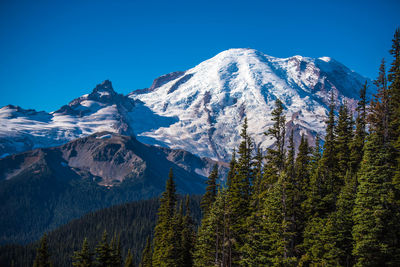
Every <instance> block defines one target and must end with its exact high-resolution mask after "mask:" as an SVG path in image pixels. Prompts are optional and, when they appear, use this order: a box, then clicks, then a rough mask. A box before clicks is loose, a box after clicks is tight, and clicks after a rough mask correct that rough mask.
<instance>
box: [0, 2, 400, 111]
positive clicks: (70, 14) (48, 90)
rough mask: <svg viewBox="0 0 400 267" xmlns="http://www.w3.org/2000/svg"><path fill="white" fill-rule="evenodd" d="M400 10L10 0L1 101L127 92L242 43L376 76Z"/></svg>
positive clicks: (1, 34)
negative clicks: (101, 90) (102, 86)
mask: <svg viewBox="0 0 400 267" xmlns="http://www.w3.org/2000/svg"><path fill="white" fill-rule="evenodd" d="M399 14H400V1H398V0H380V1H368V0H365V1H350V0H349V1H341V0H339V1H276V0H275V1H253V0H246V1H234V0H230V1H216V0H214V1H206V0H203V1H150V0H147V1H145V0H142V1H134V0H133V1H118V0H114V1H101V0H97V1H89V0H84V1H41V0H37V1H19V0H0V106H4V105H7V104H14V105H19V106H22V107H23V108H34V109H37V110H46V111H53V110H55V109H57V108H58V107H60V106H61V105H63V104H66V103H68V102H69V101H70V100H72V99H74V98H76V97H78V96H80V95H82V94H85V93H89V92H90V91H91V90H92V88H94V87H95V85H96V84H98V83H100V82H102V81H103V80H105V79H110V80H111V81H112V82H113V85H114V89H115V90H116V91H117V92H119V93H124V94H126V93H129V92H131V91H132V90H135V89H139V88H145V87H149V86H150V85H151V83H152V80H153V79H155V78H157V77H158V76H160V75H163V74H166V73H169V72H173V71H178V70H186V69H189V68H191V67H194V66H195V65H197V64H198V63H200V62H202V61H203V60H206V59H208V58H210V57H212V56H214V55H216V54H217V53H219V52H221V51H223V50H226V49H229V48H237V47H249V48H254V49H257V50H259V51H261V52H263V53H265V54H268V55H271V56H275V57H289V56H293V55H302V56H308V57H321V56H330V57H333V58H335V59H336V60H338V61H340V62H342V63H344V64H345V65H347V66H348V67H350V68H351V69H353V70H355V71H357V72H359V73H360V74H362V75H364V76H367V77H369V78H375V76H376V74H377V69H378V67H379V63H380V60H381V59H382V58H383V57H386V58H387V59H390V57H389V54H388V50H389V49H390V46H391V39H392V36H393V33H394V30H395V28H396V27H399V26H400V16H399Z"/></svg>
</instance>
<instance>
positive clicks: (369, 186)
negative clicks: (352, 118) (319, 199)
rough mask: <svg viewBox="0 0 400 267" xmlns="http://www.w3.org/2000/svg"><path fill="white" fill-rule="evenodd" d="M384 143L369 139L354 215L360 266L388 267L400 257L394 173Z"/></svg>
mask: <svg viewBox="0 0 400 267" xmlns="http://www.w3.org/2000/svg"><path fill="white" fill-rule="evenodd" d="M382 141H383V139H382V138H380V137H378V135H377V134H376V133H373V134H371V135H370V136H369V140H368V141H367V143H366V146H365V154H364V158H363V161H362V163H361V170H360V175H359V178H358V184H359V186H358V189H357V196H356V199H355V206H354V214H353V220H354V227H353V238H354V241H355V246H354V251H353V254H354V256H355V260H356V265H357V266H384V265H386V264H388V263H389V262H391V261H393V260H394V259H393V258H394V256H395V255H398V253H399V251H398V249H399V248H398V247H397V248H395V247H393V244H394V243H396V240H395V239H396V235H393V231H394V229H396V227H397V225H396V220H395V217H394V214H395V212H394V210H392V208H391V204H390V198H391V194H392V190H393V188H392V183H391V178H392V176H393V172H394V169H393V167H392V166H390V160H389V158H390V153H388V152H389V151H388V149H387V147H386V146H385V145H384V144H383V143H382ZM393 242H394V243H393ZM396 253H397V254H396Z"/></svg>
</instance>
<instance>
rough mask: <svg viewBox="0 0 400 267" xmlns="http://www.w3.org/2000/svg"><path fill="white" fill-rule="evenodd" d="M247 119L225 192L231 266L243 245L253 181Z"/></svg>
mask: <svg viewBox="0 0 400 267" xmlns="http://www.w3.org/2000/svg"><path fill="white" fill-rule="evenodd" d="M247 127H248V125H247V119H246V118H245V120H244V124H243V126H242V131H241V134H240V135H241V137H242V142H241V143H240V145H239V150H238V155H239V158H238V161H237V164H236V165H235V171H236V173H235V175H234V176H233V177H232V178H231V181H230V183H229V185H228V191H227V193H228V194H227V202H228V209H229V220H230V222H231V223H230V225H229V227H230V229H229V233H230V238H231V242H230V243H231V244H232V245H233V247H232V254H231V255H232V264H238V262H239V258H240V248H241V246H242V245H243V243H244V238H245V235H246V229H245V228H244V227H243V225H244V224H245V220H246V217H247V216H248V215H249V213H250V197H251V191H250V190H251V182H252V181H253V180H254V178H253V171H252V164H251V160H252V156H251V154H252V149H253V146H252V142H251V139H250V137H249V136H248V134H247Z"/></svg>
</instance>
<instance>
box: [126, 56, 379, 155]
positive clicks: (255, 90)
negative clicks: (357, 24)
mask: <svg viewBox="0 0 400 267" xmlns="http://www.w3.org/2000/svg"><path fill="white" fill-rule="evenodd" d="M179 74H180V75H179V76H178V77H176V75H173V76H172V78H171V79H170V80H165V79H164V81H163V83H162V84H160V86H158V87H154V86H153V87H152V88H151V90H148V91H146V92H138V93H136V92H133V93H132V94H131V97H132V99H135V100H136V101H137V100H140V101H142V102H143V104H142V105H143V106H145V107H146V108H149V109H150V110H152V111H153V112H154V113H156V114H158V115H160V116H163V117H169V118H175V119H176V122H175V123H172V124H171V125H168V126H161V127H158V126H155V127H153V130H151V131H140V130H139V129H140V126H139V125H137V126H136V127H133V128H134V129H135V131H136V134H137V138H138V139H139V140H142V141H143V142H147V143H159V144H163V145H165V146H168V147H171V148H183V149H186V150H188V151H191V152H193V153H197V154H198V155H200V156H207V157H211V158H216V159H222V160H227V159H228V158H229V156H230V154H231V153H232V150H233V148H235V147H237V145H238V143H239V141H240V136H239V132H240V128H241V125H242V123H243V118H244V117H247V118H248V123H249V132H250V135H251V136H252V137H253V138H254V140H255V142H256V144H257V145H260V146H261V147H264V148H266V147H268V146H270V145H272V141H271V140H270V139H269V138H267V137H265V135H264V132H266V131H267V130H268V128H269V127H271V125H272V121H271V111H272V110H273V108H274V103H275V100H276V99H277V98H279V99H280V100H281V101H282V102H283V104H284V107H285V115H286V120H287V126H288V129H289V131H287V132H288V133H289V132H290V129H292V128H293V129H294V133H295V140H297V142H298V141H299V139H300V137H301V134H303V133H304V134H306V135H307V136H308V137H309V139H310V141H313V139H314V137H315V135H316V134H317V133H318V134H320V135H323V134H324V127H325V123H324V121H325V119H326V115H327V105H328V104H329V98H330V92H331V91H332V90H333V92H334V95H335V99H336V103H337V105H339V104H340V103H343V102H344V101H347V103H348V104H349V105H350V106H352V107H353V108H354V106H355V104H356V101H355V99H357V98H358V92H359V90H360V88H361V87H362V85H363V83H364V82H365V81H366V78H364V77H362V76H360V75H359V74H357V73H355V72H354V71H351V70H350V69H348V68H347V67H345V66H344V65H342V64H341V63H339V62H337V61H335V60H333V59H331V58H328V57H323V58H318V59H312V58H306V57H301V56H294V57H290V58H284V59H281V58H274V57H271V56H268V55H264V54H262V53H260V52H258V51H256V50H253V49H230V50H227V51H224V52H222V53H220V54H218V55H216V56H215V57H213V58H211V59H209V60H207V61H204V62H202V63H201V64H199V65H197V66H196V67H194V68H192V69H190V70H188V71H186V72H184V73H179ZM370 88H371V90H372V89H373V87H370ZM369 93H371V91H370V92H369ZM138 130H139V131H138Z"/></svg>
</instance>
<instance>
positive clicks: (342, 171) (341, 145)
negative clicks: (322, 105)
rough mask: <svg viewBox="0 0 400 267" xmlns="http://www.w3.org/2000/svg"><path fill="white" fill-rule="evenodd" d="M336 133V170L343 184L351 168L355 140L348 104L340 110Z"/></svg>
mask: <svg viewBox="0 0 400 267" xmlns="http://www.w3.org/2000/svg"><path fill="white" fill-rule="evenodd" d="M335 133H336V139H335V150H336V169H337V171H338V173H337V175H338V176H339V177H338V179H340V180H341V183H343V181H344V178H345V175H346V173H347V171H348V170H349V168H350V165H349V163H350V142H351V140H352V139H353V137H352V133H353V123H352V118H351V115H350V113H349V110H348V108H347V103H344V104H343V105H342V106H340V108H339V118H338V122H337V125H336V128H335Z"/></svg>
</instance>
